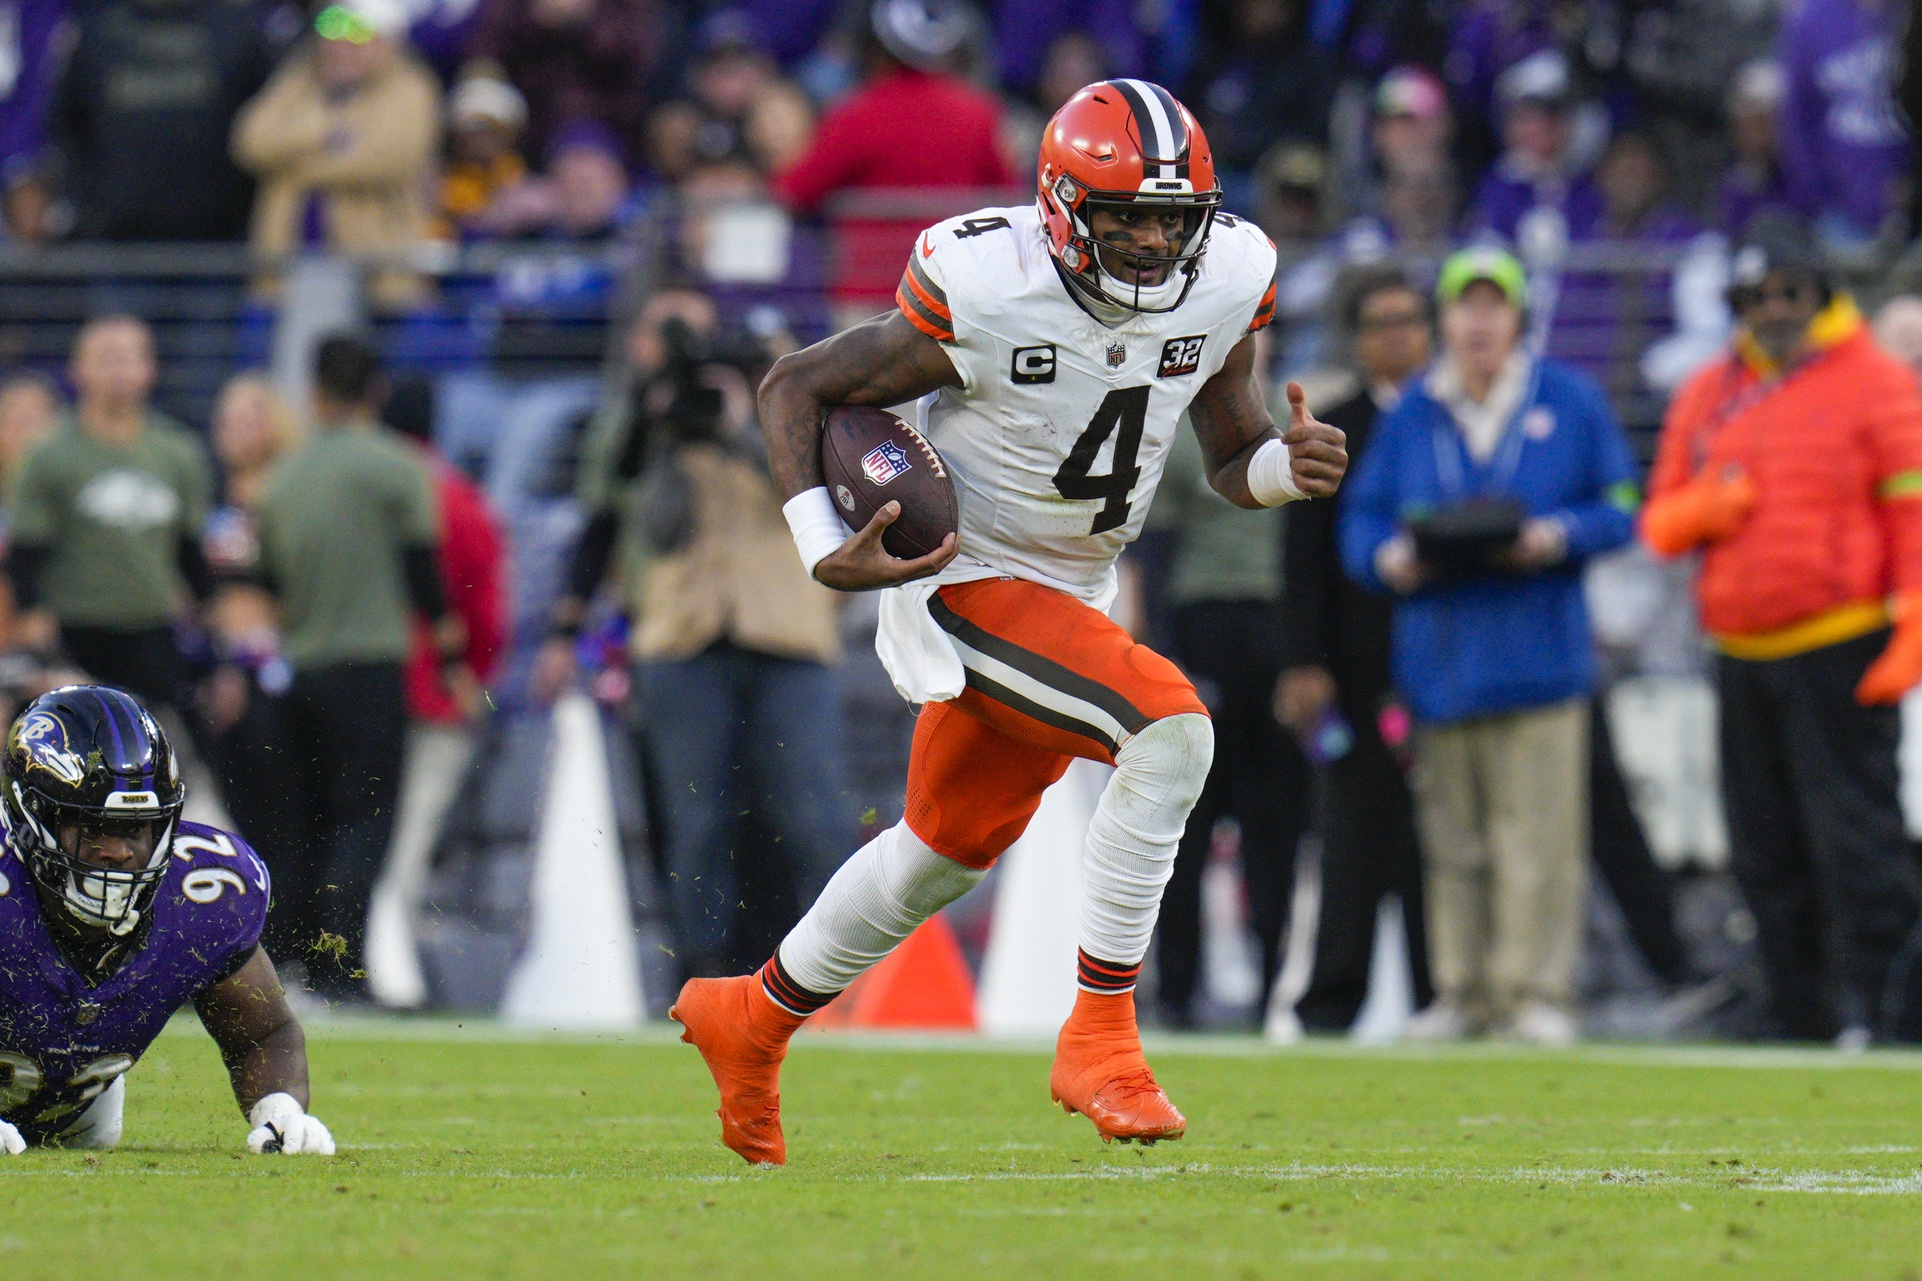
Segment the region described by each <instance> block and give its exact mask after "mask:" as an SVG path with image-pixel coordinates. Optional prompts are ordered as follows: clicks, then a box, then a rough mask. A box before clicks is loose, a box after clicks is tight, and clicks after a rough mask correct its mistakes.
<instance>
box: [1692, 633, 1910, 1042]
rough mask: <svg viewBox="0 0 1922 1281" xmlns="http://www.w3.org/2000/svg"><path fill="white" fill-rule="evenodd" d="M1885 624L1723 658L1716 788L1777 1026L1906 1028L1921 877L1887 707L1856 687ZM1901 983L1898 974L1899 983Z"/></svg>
mask: <svg viewBox="0 0 1922 1281" xmlns="http://www.w3.org/2000/svg"><path fill="white" fill-rule="evenodd" d="M1888 637H1889V634H1888V632H1886V631H1881V632H1876V633H1874V634H1873V635H1870V636H1864V637H1862V638H1860V639H1859V640H1852V641H1846V642H1844V643H1842V644H1840V645H1830V646H1828V647H1826V648H1824V649H1818V650H1815V651H1813V652H1812V653H1807V654H1798V655H1796V656H1795V657H1793V658H1783V659H1776V660H1773V661H1770V662H1748V661H1744V660H1741V659H1733V658H1726V657H1724V658H1722V659H1720V660H1719V662H1718V663H1717V667H1716V677H1717V683H1718V684H1719V686H1720V690H1721V716H1722V725H1721V746H1722V795H1723V802H1724V804H1725V806H1726V808H1727V811H1728V824H1729V839H1730V844H1731V846H1732V855H1733V865H1734V871H1735V877H1736V880H1737V881H1738V882H1739V883H1740V885H1741V887H1742V893H1743V895H1744V897H1746V898H1747V900H1748V905H1749V910H1750V911H1752V912H1753V913H1754V914H1755V921H1756V926H1757V928H1758V938H1757V942H1758V943H1759V944H1760V948H1761V957H1762V967H1763V971H1764V973H1765V975H1766V977H1767V979H1768V984H1769V1003H1770V1008H1771V1011H1772V1013H1773V1014H1774V1016H1775V1020H1776V1022H1777V1024H1778V1026H1779V1029H1780V1030H1781V1032H1782V1033H1783V1034H1785V1035H1787V1036H1790V1037H1794V1038H1797V1039H1816V1040H1820V1039H1827V1038H1828V1037H1831V1036H1833V1035H1834V1034H1835V1033H1836V1031H1837V1030H1838V1029H1840V1028H1844V1027H1868V1028H1871V1029H1874V1030H1877V1031H1879V1032H1881V1033H1882V1034H1883V1035H1885V1036H1904V1037H1906V1036H1907V1035H1912V1031H1909V1030H1908V1029H1907V1028H1906V1024H1907V1022H1908V1021H1909V1016H1908V1015H1906V1014H1905V1013H1904V1010H1903V1008H1902V1006H1903V996H1902V992H1901V989H1902V987H1903V981H1904V979H1905V977H1906V976H1905V970H1906V968H1907V965H1908V962H1907V961H1906V960H1903V959H1902V958H1905V957H1906V955H1907V952H1908V945H1909V942H1910V934H1911V933H1912V931H1914V929H1915V926H1916V919H1917V913H1918V908H1922V876H1918V874H1917V869H1916V862H1915V856H1914V854H1913V852H1912V851H1911V849H1910V846H1909V841H1908V837H1907V835H1906V834H1905V833H1904V831H1903V827H1902V813H1901V809H1900V807H1899V804H1898V802H1897V791H1896V788H1897V783H1896V743H1897V739H1898V737H1899V735H1900V732H1901V718H1900V716H1899V714H1898V712H1897V709H1895V708H1893V707H1862V706H1860V705H1859V704H1857V703H1856V701H1855V696H1854V691H1855V686H1856V682H1858V681H1859V680H1861V678H1862V673H1863V671H1864V670H1865V669H1866V668H1867V667H1868V665H1869V663H1870V662H1872V661H1873V660H1874V659H1875V657H1876V655H1877V654H1879V653H1880V652H1881V651H1882V647H1883V646H1884V645H1885V644H1887V642H1888ZM1892 979H1893V981H1892Z"/></svg>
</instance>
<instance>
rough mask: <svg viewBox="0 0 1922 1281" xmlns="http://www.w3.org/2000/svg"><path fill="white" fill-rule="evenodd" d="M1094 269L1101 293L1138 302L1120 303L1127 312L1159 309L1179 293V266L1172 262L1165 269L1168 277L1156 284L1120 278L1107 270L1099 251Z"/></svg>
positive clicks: (1180, 283) (1180, 271) (1180, 275)
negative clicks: (1137, 283)
mask: <svg viewBox="0 0 1922 1281" xmlns="http://www.w3.org/2000/svg"><path fill="white" fill-rule="evenodd" d="M1094 270H1095V278H1096V280H1097V281H1098V282H1099V286H1100V289H1101V291H1102V292H1103V293H1105V294H1107V295H1108V296H1109V297H1110V298H1113V299H1116V300H1119V299H1123V298H1128V299H1133V300H1134V302H1135V303H1136V304H1138V305H1136V306H1129V304H1128V303H1125V302H1122V303H1120V304H1119V305H1120V306H1121V307H1122V309H1123V310H1125V311H1128V312H1142V311H1157V310H1161V309H1163V308H1165V307H1167V306H1169V305H1171V304H1172V303H1173V302H1174V300H1175V296H1176V294H1178V293H1180V291H1181V289H1182V285H1183V281H1182V279H1181V277H1182V270H1181V267H1179V266H1176V265H1173V264H1171V265H1170V266H1169V267H1168V269H1167V271H1168V278H1167V279H1166V280H1163V281H1162V282H1161V283H1160V284H1158V285H1136V284H1131V283H1129V282H1128V281H1126V280H1123V279H1121V278H1120V277H1119V276H1117V275H1115V274H1114V273H1113V272H1111V271H1109V270H1108V266H1107V264H1106V263H1104V262H1102V261H1101V255H1100V254H1099V253H1097V254H1095V259H1094Z"/></svg>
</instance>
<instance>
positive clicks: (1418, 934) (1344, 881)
mask: <svg viewBox="0 0 1922 1281" xmlns="http://www.w3.org/2000/svg"><path fill="white" fill-rule="evenodd" d="M1341 707H1342V715H1344V716H1346V717H1347V718H1348V723H1349V725H1350V726H1352V727H1353V729H1354V731H1355V746H1354V748H1353V749H1352V750H1351V751H1350V752H1349V753H1348V754H1347V755H1346V756H1344V757H1342V758H1341V759H1340V760H1338V761H1334V762H1332V763H1331V764H1330V765H1329V766H1328V769H1327V772H1326V775H1325V778H1326V783H1325V789H1324V791H1323V811H1322V812H1323V819H1322V845H1321V918H1320V921H1319V922H1318V925H1317V928H1316V931H1315V969H1314V977H1313V978H1312V979H1311V980H1310V981H1309V984H1308V991H1307V992H1306V993H1304V994H1303V996H1302V998H1301V1000H1300V1001H1299V1002H1297V1003H1296V1005H1295V1013H1296V1015H1297V1016H1299V1017H1300V1019H1301V1021H1302V1024H1303V1026H1305V1027H1307V1028H1309V1029H1310V1030H1314V1031H1327V1032H1335V1031H1343V1030H1345V1029H1347V1028H1348V1027H1349V1026H1350V1025H1351V1024H1353V1023H1354V1021H1355V1015H1356V1014H1358V1013H1360V1012H1361V1005H1362V1001H1363V1000H1365V999H1366V998H1367V996H1368V970H1369V965H1370V963H1371V962H1372V961H1373V960H1374V955H1375V924H1376V921H1377V919H1378V913H1379V911H1380V908H1381V901H1382V899H1383V898H1385V897H1387V896H1388V895H1390V894H1393V895H1395V896H1396V897H1397V898H1399V899H1400V900H1401V919H1402V924H1403V926H1404V927H1405V928H1406V930H1407V933H1408V960H1409V967H1410V969H1411V971H1412V975H1411V978H1412V983H1413V988H1414V992H1413V998H1414V1004H1415V1008H1416V1009H1421V1008H1422V1007H1423V1006H1425V1005H1427V1004H1428V1003H1429V1002H1430V1001H1432V1000H1434V999H1435V988H1434V984H1433V983H1432V982H1431V981H1430V979H1429V974H1428V924H1427V920H1428V918H1427V914H1426V909H1425V907H1424V905H1423V900H1422V881H1421V843H1420V839H1419V838H1418V837H1417V835H1416V831H1415V802H1414V797H1413V796H1412V795H1411V794H1410V793H1409V790H1408V779H1407V777H1406V776H1405V775H1404V774H1403V773H1402V769H1401V764H1400V762H1398V761H1397V760H1396V759H1395V756H1394V753H1393V752H1391V751H1390V750H1389V749H1388V746H1387V744H1385V743H1383V742H1382V741H1381V730H1380V728H1379V724H1378V720H1377V717H1378V713H1379V700H1378V699H1370V698H1367V697H1365V696H1363V697H1359V698H1355V699H1343V700H1342V705H1341Z"/></svg>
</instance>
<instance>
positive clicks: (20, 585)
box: [7, 543, 53, 610]
mask: <svg viewBox="0 0 1922 1281" xmlns="http://www.w3.org/2000/svg"><path fill="white" fill-rule="evenodd" d="M52 559H53V548H51V547H47V546H44V545H42V544H40V543H15V544H14V545H13V546H12V547H10V548H8V549H7V581H8V584H9V585H10V586H11V587H12V588H13V605H14V608H15V609H21V610H27V609H34V608H36V607H37V606H38V605H39V604H40V582H41V576H42V575H43V574H44V573H45V572H46V568H47V563H48V562H49V561H51V560H52Z"/></svg>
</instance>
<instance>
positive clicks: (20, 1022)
mask: <svg viewBox="0 0 1922 1281" xmlns="http://www.w3.org/2000/svg"><path fill="white" fill-rule="evenodd" d="M268 893H269V882H268V879H267V867H266V864H264V863H262V862H261V861H260V856H259V855H257V854H255V853H254V852H253V850H252V849H251V848H249V847H248V845H247V843H246V842H245V841H242V840H241V839H240V838H239V837H237V836H234V835H231V834H229V833H227V832H223V831H221V830H219V829H218V828H213V827H208V826H206V825H204V824H201V823H182V824H180V827H179V829H178V831H177V833H176V834H175V836H174V844H173V859H172V861H171V866H170V867H169V868H168V870H167V876H166V879H164V880H163V881H161V883H160V888H159V889H158V890H157V891H156V892H155V894H154V899H153V903H152V904H151V906H150V907H149V908H148V912H149V914H150V925H149V927H148V930H147V939H146V943H145V944H144V945H143V946H142V947H141V949H140V950H139V951H138V952H135V953H134V954H133V955H132V956H130V957H128V958H127V959H126V960H125V961H124V962H122V963H121V966H120V968H119V969H118V970H117V971H115V972H114V974H113V976H112V977H110V978H108V979H106V980H105V981H104V982H102V983H101V984H100V985H99V986H98V987H90V986H89V985H88V984H87V982H86V980H85V979H83V978H81V977H80V975H79V974H77V973H76V972H75V971H74V969H73V967H72V966H71V965H69V964H68V963H67V959H66V958H65V957H64V956H62V955H61V954H60V950H59V949H58V948H57V947H55V946H54V943H53V940H52V938H50V937H49V936H48V934H47V927H46V923H45V922H44V921H43V920H42V919H41V915H40V913H41V902H40V897H39V895H38V894H36V893H35V892H34V884H33V874H32V873H31V872H30V871H28V870H27V868H26V866H25V865H24V864H22V863H21V861H20V857H19V855H18V854H16V853H15V852H14V850H13V848H12V846H11V845H10V844H9V845H8V846H6V847H5V848H4V849H0V1118H4V1119H5V1120H7V1121H9V1122H11V1123H12V1124H13V1125H14V1126H15V1127H16V1128H18V1129H19V1131H20V1133H21V1135H22V1136H23V1137H24V1138H25V1139H26V1140H27V1141H28V1142H29V1143H35V1142H39V1141H41V1140H43V1139H46V1138H48V1137H49V1136H52V1135H56V1134H58V1133H60V1132H61V1131H62V1130H63V1129H65V1128H66V1127H67V1126H68V1125H71V1124H72V1123H73V1120H74V1118H75V1117H76V1116H77V1115H78V1114H79V1112H80V1110H81V1109H82V1108H84V1107H86V1105H87V1104H88V1103H89V1102H90V1101H91V1100H92V1099H93V1098H94V1096H96V1095H98V1094H99V1093H100V1092H101V1091H102V1090H104V1089H106V1088H107V1086H109V1085H111V1084H112V1083H113V1080H114V1078H115V1077H117V1076H120V1075H121V1074H123V1073H124V1072H126V1071H127V1069H128V1068H130V1067H132V1066H133V1065H134V1062H135V1060H137V1059H139V1057H140V1056H141V1055H142V1054H143V1053H145V1052H146V1049H147V1047H148V1046H149V1045H151V1044H152V1043H153V1039H154V1037H156V1036H158V1035H159V1034H160V1029H161V1028H163V1027H165V1026H166V1024H167V1020H168V1019H169V1018H170V1017H172V1015H173V1012H174V1011H175V1010H177V1009H179V1008H180V1007H181V1006H182V1005H185V1004H186V1003H187V1002H189V1001H191V1000H193V999H194V998H195V997H196V996H199V995H200V993H201V992H202V991H203V990H204V989H205V988H207V987H208V986H209V985H210V984H213V983H217V982H219V981H220V980H222V979H224V978H227V977H228V976H230V975H232V974H233V973H234V972H235V971H237V970H238V969H239V968H240V967H241V966H242V965H244V964H246V962H247V958H248V957H250V956H252V955H253V951H254V948H255V946H256V945H257V944H258V943H259V942H260V929H261V926H262V925H264V924H266V921H267V898H268Z"/></svg>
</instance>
